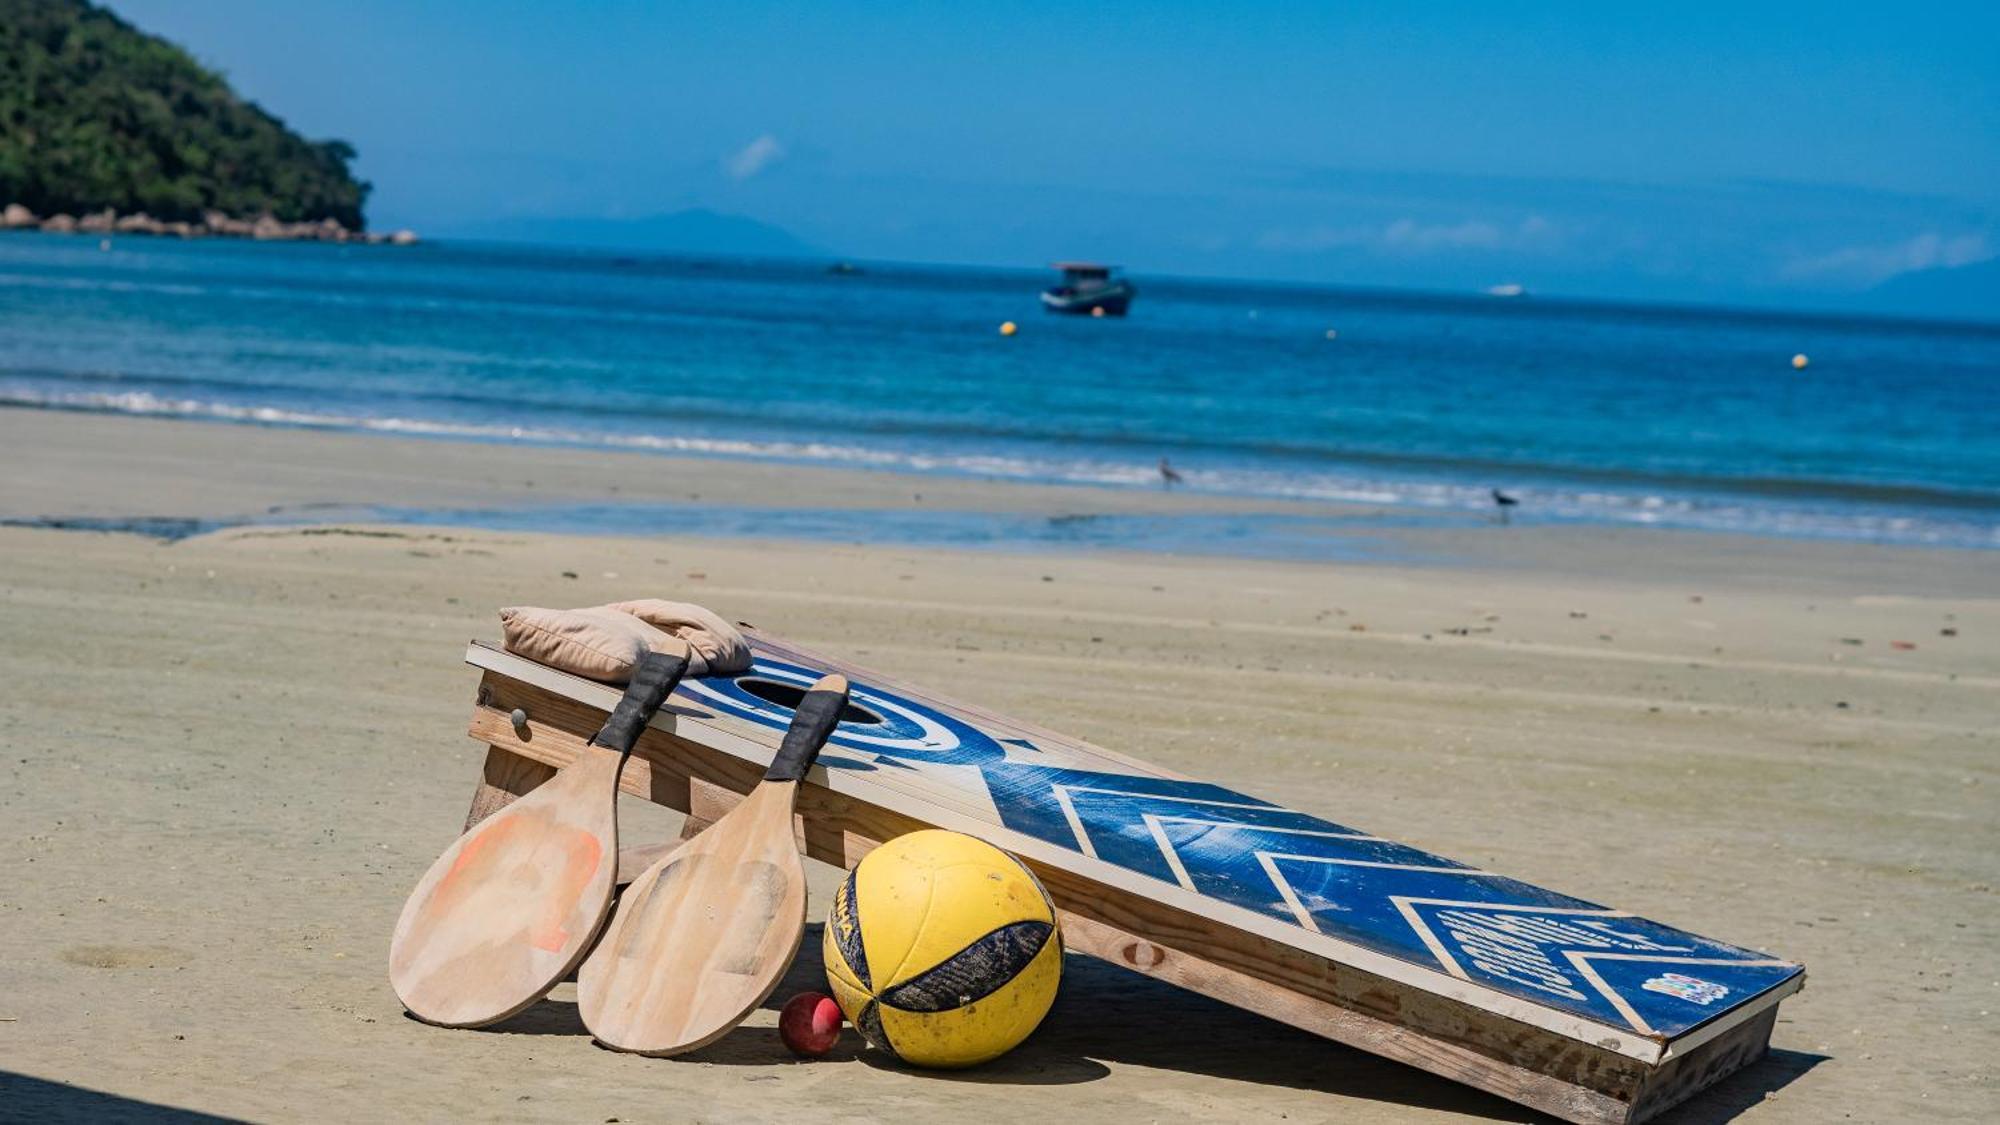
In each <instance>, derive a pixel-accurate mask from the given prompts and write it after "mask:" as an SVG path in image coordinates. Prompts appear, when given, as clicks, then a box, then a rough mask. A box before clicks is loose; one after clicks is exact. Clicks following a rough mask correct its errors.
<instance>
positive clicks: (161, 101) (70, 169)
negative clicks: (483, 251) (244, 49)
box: [0, 0, 415, 242]
mask: <svg viewBox="0 0 2000 1125" xmlns="http://www.w3.org/2000/svg"><path fill="white" fill-rule="evenodd" d="M354 155H355V153H354V149H353V147H352V146H350V145H348V144H347V143H346V142H345V141H337V140H322V141H312V140H307V139H306V138H304V137H301V136H299V135H298V134H297V133H295V132H293V131H292V130H290V129H288V128H286V127H285V123H284V122H283V121H280V120H279V119H278V118H277V117H275V116H273V115H272V114H270V113H268V112H266V111H265V110H264V109H263V108H261V107H259V106H258V105H256V104H255V103H254V102H250V101H247V100H245V99H243V98H241V97H238V96H237V94H236V93H235V92H234V91H233V90H231V89H230V88H229V84H228V83H227V82H225V81H224V80H223V79H222V77H221V76H220V75H218V74H216V73H215V72H213V71H211V70H209V69H207V68H206V67H203V66H202V65H201V64H200V63H198V62H196V61H195V60H194V58H193V57H192V56H191V55H189V54H188V53H187V52H186V51H184V50H182V49H181V48H180V47H178V46H175V45H174V44H172V43H169V42H168V41H166V40H165V39H161V38H159V37H158V36H154V35H148V34H146V33H145V32H143V31H140V30H139V29H137V28H135V27H133V26H132V25H131V24H129V23H126V22H125V21H124V20H122V19H120V18H119V17H118V16H117V15H115V14H113V13H112V12H111V11H109V10H108V9H105V8H102V7H99V6H97V5H95V4H91V3H89V2H88V0H0V206H4V208H5V210H4V212H0V226H4V227H8V228H14V229H20V228H38V229H42V230H54V231H72V230H86V231H93V232H104V233H110V232H113V231H117V232H124V233H143V234H167V235H180V236H183V237H194V236H201V235H224V236H236V237H252V238H308V239H320V240H324V241H335V242H346V241H356V240H366V241H396V242H408V241H414V239H415V236H414V235H411V234H410V233H409V232H407V231H398V232H396V233H395V234H394V235H389V236H383V235H377V234H370V233H367V221H366V217H365V215H364V212H363V208H364V206H365V205H366V203H367V199H368V191H369V185H368V184H367V183H366V182H364V181H362V180H359V179H356V178H355V176H354V174H353V173H352V172H351V171H350V170H349V168H348V165H349V163H350V162H351V161H352V160H353V159H354Z"/></svg>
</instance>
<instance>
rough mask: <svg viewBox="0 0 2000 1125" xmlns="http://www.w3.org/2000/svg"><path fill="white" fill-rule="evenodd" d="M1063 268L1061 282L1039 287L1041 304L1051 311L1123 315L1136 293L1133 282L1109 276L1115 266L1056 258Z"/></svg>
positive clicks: (1059, 265) (1090, 314) (1081, 314)
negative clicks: (1046, 287)
mask: <svg viewBox="0 0 2000 1125" xmlns="http://www.w3.org/2000/svg"><path fill="white" fill-rule="evenodd" d="M1052 264H1053V265H1054V266H1055V268H1057V269H1059V270H1061V271H1063V280H1062V284H1061V285H1056V286H1052V287H1050V288H1048V289H1044V290H1042V307H1043V308H1045V309H1047V310H1048V311H1050V312H1058V313H1071V314H1073V315H1076V316H1124V315H1125V310H1126V309H1127V308H1129V307H1131V304H1132V298H1133V296H1134V295H1135V294H1137V293H1138V290H1137V289H1134V288H1133V287H1132V283H1131V282H1129V281H1127V280H1125V279H1124V278H1122V277H1116V278H1114V277H1112V276H1111V271H1112V270H1114V269H1117V268H1118V267H1116V266H1100V265H1098V264H1097V263H1095V262H1055V263H1052Z"/></svg>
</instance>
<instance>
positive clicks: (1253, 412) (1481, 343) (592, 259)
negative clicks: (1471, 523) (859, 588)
mask: <svg viewBox="0 0 2000 1125" xmlns="http://www.w3.org/2000/svg"><path fill="white" fill-rule="evenodd" d="M825 267H826V263H824V262H805V261H800V262H791V261H730V260H722V259H696V258H684V257H663V256H651V255H639V254H631V255H619V254H614V253H608V252H599V251H581V250H578V251H568V250H560V249H542V248H527V247H515V246H503V245H492V244H449V243H441V244H425V245H419V246H415V247H407V248H392V247H359V246H356V247H341V246H320V245H299V244H250V243H241V242H222V241H205V242H189V243H183V242H177V241H173V240H166V239H143V238H119V239H116V240H114V241H113V242H112V244H111V246H110V248H109V249H108V250H107V249H100V247H99V241H98V239H97V238H96V237H94V236H93V237H73V236H72V237H65V236H58V235H43V234H19V235H6V236H0V404H5V405H10V406H16V407H30V408H38V409H48V410H79V411H102V412H109V413H120V414H133V415H161V416H172V417H183V418H199V419H209V420H213V421H215V422H217V423H236V424H247V425H266V426H299V427H315V428H332V429H347V430H361V431H376V432H384V433H396V434H411V435H421V436H426V437H431V438H437V439H445V440H474V441H500V442H541V443H562V444H572V445H580V446H597V447H605V448H616V449H636V450H654V451H659V452H662V453H675V454H688V455H696V456H707V457H717V458H762V459H773V460H782V461H791V462H800V463H809V464H827V465H844V466H859V467H866V468H875V469H886V470H894V471H900V472H907V473H915V474H952V475H960V476H972V477H982V478H996V479H1006V480H1024V481H1041V482H1058V483H1061V482H1070V483H1078V484H1094V485H1110V486H1114V487H1127V488H1156V487H1159V474H1158V469H1157V466H1158V463H1159V461H1160V459H1161V458H1162V457H1166V458H1170V459H1171V461H1172V463H1173V465H1174V466H1175V468H1176V469H1178V470H1179V471H1180V472H1181V473H1182V474H1183V475H1184V476H1185V478H1186V483H1185V485H1184V487H1185V488H1187V489H1189V490H1191V491H1197V492H1205V493H1216V494H1228V495H1234V496H1251V497H1282V498H1288V499H1301V500H1325V501H1364V502H1369V503H1380V504H1388V505H1394V506H1397V507H1398V508H1400V509H1402V510H1403V511H1405V512H1407V513H1408V514H1409V515H1410V516H1411V517H1412V518H1414V519H1423V518H1428V517H1438V516H1448V515H1454V514H1460V513H1462V514H1465V515H1470V514H1473V513H1484V512H1487V511H1489V510H1490V509H1491V505H1492V500H1491V497H1490V492H1489V490H1490V489H1493V488H1496V487H1497V488H1501V489H1504V490H1506V491H1507V492H1508V493H1510V494H1512V495H1514V496H1516V497H1517V498H1519V500H1520V501H1521V504H1520V506H1519V508H1518V509H1516V512H1517V517H1516V523H1517V524H1533V523H1537V522H1543V523H1546V522H1575V521H1582V522H1591V523H1600V524H1625V525H1637V524H1645V525H1657V526H1666V527H1678V528H1689V529H1705V530H1716V531H1736V532H1752V533H1767V534H1782V535H1801V536H1815V537H1825V538H1833V539H1847V540H1865V541H1875V542H1890V543H1917V544H1940V545H1954V546H1971V547H1987V548H1992V547H2000V325H1985V326H1982V325H1970V324H1951V323H1926V322H1917V321H1892V320H1869V319H1857V318H1855V317H1851V316H1817V315H1805V314H1797V315H1791V314H1773V313H1767V312H1740V311H1729V310H1716V309H1690V308H1661V307H1644V306H1631V305H1608V304H1591V303H1582V302H1571V301H1559V300H1553V299H1548V298H1543V297H1537V296H1530V297H1525V298H1517V299H1498V298H1491V297H1484V296H1442V295H1424V294H1413V293H1400V292H1375V291H1366V290H1359V289H1353V290H1349V289H1326V288H1307V287H1299V286H1277V285H1254V284H1243V283H1225V282H1210V281H1195V280H1182V279H1174V278H1166V277H1154V276H1149V275H1147V274H1145V273H1144V272H1143V271H1135V275H1134V278H1135V280H1136V282H1137V283H1138V285H1139V290H1140V293H1139V299H1138V301H1137V303H1136V304H1135V305H1134V308H1133V313H1132V315H1131V316H1130V317H1129V318H1127V319H1124V320H1115V319H1113V320H1088V319H1070V318H1058V317H1051V316H1047V315H1045V314H1043V313H1042V312H1041V311H1040V310H1039V308H1038V305H1037V302H1036V292H1037V290H1038V289H1039V288H1040V287H1041V286H1042V285H1043V284H1044V283H1045V282H1046V280H1047V277H1048V275H1046V274H1044V273H1043V272H1040V271H1027V270H1024V271H994V270H973V269H957V268H943V267H920V266H909V265H891V264H874V263H864V264H863V267H864V272H862V273H860V274H858V275H835V274H830V273H828V272H827V271H826V268H825ZM1007 320H1013V321H1017V322H1019V324H1020V326H1021V330H1020V332H1019V333H1018V334H1017V335H1015V336H1013V337H1011V338H1003V337H1002V336H1000V335H999V333H998V332H997V327H998V325H999V324H1000V323H1001V322H1003V321H1007ZM1330 331H1331V332H1332V333H1333V335H1332V337H1331V338H1330V337H1329V332H1330ZM1795 353H1805V354H1806V355H1808V356H1809V357H1810V364H1809V365H1808V366H1807V367H1806V368H1804V369H1803V370H1794V368H1793V366H1792V363H1791V358H1792V356H1793V355H1794V354H1795ZM409 515H410V517H411V518H438V517H439V516H440V515H441V514H439V513H428V514H426V513H410V514H409ZM454 515H456V516H458V517H461V518H475V519H476V518H478V517H480V514H478V513H470V514H468V513H456V514H454ZM484 516H485V518H487V519H488V520H489V521H500V522H507V523H510V524H511V525H524V526H536V525H539V526H550V527H556V526H569V527H578V526H588V525H590V522H591V520H592V518H593V516H592V513H591V512H588V511H562V510H556V509H549V510H544V511H540V512H534V513H486V514H484ZM737 516H740V513H739V514H737V515H736V516H730V517H729V518H730V519H734V518H737ZM658 518H659V520H660V521H661V524H662V525H665V524H666V523H667V522H669V520H670V516H669V515H668V514H666V513H660V514H659V515H658ZM784 518H785V519H789V520H792V521H794V522H795V523H798V524H800V525H801V526H802V527H805V530H804V531H802V532H801V533H804V534H812V533H814V532H813V530H812V527H811V526H810V525H812V524H813V522H814V521H813V517H812V515H811V513H800V512H791V513H787V514H786V515H785V517H784ZM723 522H724V523H727V522H728V520H727V519H725V520H724V521H723ZM753 522H754V521H753ZM835 522H836V524H837V527H834V529H833V530H830V531H826V532H825V533H826V534H830V535H838V536H840V537H866V536H868V535H869V534H871V532H870V530H869V528H870V527H871V526H875V527H878V528H879V534H880V536H881V537H885V538H899V539H905V540H917V541H923V540H927V539H933V540H947V541H961V540H967V539H968V538H969V539H971V540H975V541H986V542H1002V543H1004V542H1007V541H1013V540H1035V539H1043V538H1048V537H1050V535H1051V531H1050V528H1049V527H1048V526H1047V525H1046V521H1041V522H1037V521H1023V520H1021V519H1019V518H1017V517H1008V518H1000V517H994V518H992V519H991V520H989V521H986V522H985V523H984V524H980V523H979V522H978V521H976V520H974V521H970V522H968V521H965V520H960V521H956V522H953V521H949V520H942V519H941V520H939V521H935V522H936V523H937V526H936V527H927V526H926V525H924V523H923V521H922V520H916V521H914V523H913V522H912V521H911V520H910V519H908V518H906V519H904V520H902V521H900V522H899V521H888V520H884V521H880V522H879V523H878V524H874V525H871V524H870V523H869V521H866V520H861V521H855V520H851V519H850V520H845V521H835ZM947 524H949V526H947ZM829 526H832V525H829ZM1120 526H1121V525H1119V524H1116V523H1111V524H1107V525H1104V526H1103V527H1101V528H1099V529H1097V530H1096V531H1094V532H1093V535H1095V536H1096V538H1095V539H1092V540H1090V541H1091V542H1093V543H1098V544H1099V545H1105V546H1119V545H1132V546H1141V547H1144V546H1148V545H1158V544H1160V543H1172V542H1184V541H1186V539H1187V538H1188V536H1187V535H1181V536H1178V537H1176V536H1174V535H1166V536H1164V537H1161V536H1159V535H1157V534H1155V533H1156V532H1157V528H1155V529H1153V530H1151V531H1148V530H1147V529H1146V528H1147V525H1146V521H1134V522H1133V523H1132V527H1133V528H1134V530H1133V532H1132V535H1131V536H1130V537H1129V538H1130V542H1129V543H1127V542H1122V540H1121V536H1122V535H1123V533H1122V532H1121V531H1120V530H1119V527H1120ZM724 530H725V531H726V530H728V528H724ZM744 530H746V531H748V532H755V531H756V530H757V528H756V527H746V528H745V529H744ZM1188 530H1191V532H1192V534H1193V535H1194V537H1196V538H1200V537H1201V536H1202V535H1204V534H1205V533H1204V532H1202V531H1200V530H1199V529H1188ZM1297 530H1298V529H1296V528H1292V529H1290V530H1289V531H1287V530H1286V529H1284V528H1276V527H1275V525H1273V527H1272V528H1267V529H1265V530H1264V531H1259V530H1257V529H1256V528H1254V527H1252V528H1248V529H1247V530H1246V528H1244V527H1241V526H1239V527H1237V528H1235V529H1234V530H1233V531H1232V532H1231V534H1233V535H1235V536H1237V537H1238V538H1240V539H1241V540H1242V542H1241V543H1240V544H1238V546H1239V547H1240V548H1241V549H1242V550H1244V551H1247V552H1249V553H1276V554H1288V553H1311V550H1310V548H1298V549H1294V548H1293V547H1289V546H1287V545H1286V544H1285V542H1284V540H1285V537H1286V536H1287V535H1291V536H1292V538H1295V539H1298V538H1302V539H1303V540H1306V541H1310V540H1312V539H1313V538H1314V537H1312V536H1310V535H1307V536H1303V537H1301V536H1299V535H1298V534H1297ZM1260 536H1262V537H1263V538H1262V539H1261V540H1260V538H1259V537H1260ZM1058 537H1060V536H1058Z"/></svg>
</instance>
